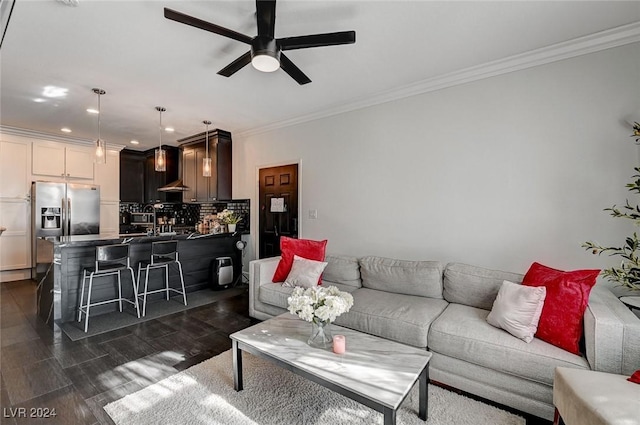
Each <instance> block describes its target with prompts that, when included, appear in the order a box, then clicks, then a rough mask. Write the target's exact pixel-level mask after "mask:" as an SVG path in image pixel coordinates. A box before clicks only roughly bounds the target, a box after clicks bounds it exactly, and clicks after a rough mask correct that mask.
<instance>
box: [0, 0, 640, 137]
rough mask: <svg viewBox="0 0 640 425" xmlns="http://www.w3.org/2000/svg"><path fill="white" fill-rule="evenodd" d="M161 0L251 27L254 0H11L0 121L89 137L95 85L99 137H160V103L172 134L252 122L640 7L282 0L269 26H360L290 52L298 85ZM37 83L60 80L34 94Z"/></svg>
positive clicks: (603, 25) (326, 107)
mask: <svg viewBox="0 0 640 425" xmlns="http://www.w3.org/2000/svg"><path fill="white" fill-rule="evenodd" d="M5 1H6V0H2V2H5ZM164 7H170V8H172V9H175V10H178V11H181V12H183V13H186V14H189V15H192V16H195V17H198V18H200V19H203V20H206V21H209V22H213V23H216V24H218V25H221V26H224V27H227V28H230V29H233V30H236V31H238V32H242V33H245V34H247V35H249V36H254V35H255V33H256V25H255V22H254V20H255V16H254V11H255V3H254V2H253V1H95V0H78V5H77V6H75V7H72V6H68V5H65V4H64V3H63V2H61V1H56V0H46V1H34V0H17V2H16V3H15V7H14V9H13V14H12V16H11V20H10V22H9V25H8V30H7V33H6V36H5V39H4V42H3V44H2V47H1V49H0V71H1V74H0V76H1V80H0V84H1V87H0V89H1V109H0V124H1V125H2V126H5V127H15V128H22V129H30V130H34V131H38V132H43V133H50V134H53V135H59V136H62V135H63V133H61V132H60V128H62V127H68V128H70V129H72V133H71V134H70V136H71V137H74V138H79V139H86V140H91V139H95V138H96V136H97V116H96V115H91V114H88V113H87V112H86V109H87V108H90V107H93V108H96V106H97V97H96V95H95V94H94V93H93V92H92V91H91V89H92V88H93V87H99V88H102V89H104V90H106V92H107V94H106V95H104V96H103V97H102V101H101V103H102V120H101V122H102V138H103V139H106V140H107V143H115V144H121V145H127V144H128V143H129V141H130V140H131V139H137V140H139V141H140V145H139V146H138V147H137V148H138V149H147V148H150V147H153V146H155V145H157V144H158V140H159V134H158V133H159V131H158V124H159V122H158V121H159V120H158V118H159V117H158V113H157V112H156V110H155V106H158V105H159V106H164V107H165V108H167V112H165V113H164V114H163V124H164V125H165V126H172V127H174V128H175V132H174V133H172V134H170V133H163V142H164V143H167V144H175V141H176V140H177V139H180V138H183V137H186V136H189V135H192V134H195V133H199V132H202V131H204V125H203V124H201V122H202V120H204V119H209V120H211V121H212V122H213V125H212V127H218V128H222V129H225V130H229V131H231V132H241V131H252V130H256V129H260V128H263V127H265V126H273V125H274V124H276V123H280V122H286V121H292V120H295V119H299V118H300V117H304V116H310V115H313V114H322V113H325V112H326V111H330V110H339V109H340V108H344V107H345V105H355V104H358V103H359V102H360V103H362V104H365V103H366V102H367V99H372V98H375V97H376V96H379V95H380V94H381V93H390V92H393V91H394V90H402V89H403V88H406V87H407V86H410V85H412V84H414V85H415V84H416V83H420V82H422V81H426V80H429V79H433V78H436V77H438V76H443V75H449V74H450V73H453V72H456V71H460V70H463V69H468V68H470V67H476V66H479V65H482V64H486V63H489V62H494V61H498V60H501V59H504V58H509V57H512V56H514V55H518V54H522V53H526V52H529V51H531V50H534V49H540V48H544V47H546V46H551V45H555V44H557V43H561V42H565V41H568V40H572V39H576V38H579V37H584V36H587V35H590V34H594V33H598V32H601V31H604V30H608V29H612V28H616V27H620V26H623V25H626V24H631V23H634V22H638V21H640V2H639V1H623V2H614V1H601V2H598V1H566V2H559V1H545V2H533V1H517V2H516V1H513V2H485V1H470V2H458V1H440V2H438V1H406V2H405V1H364V0H361V1H319V0H318V1H313V0H307V1H300V0H298V1H285V0H280V1H278V3H277V8H276V15H277V18H276V37H286V36H296V35H306V34H313V33H323V32H333V31H344V30H355V31H356V43H355V44H352V45H345V46H333V47H323V48H315V49H305V50H294V51H289V52H287V55H288V56H289V58H290V59H291V60H292V61H294V63H295V64H296V65H297V66H298V67H299V68H301V69H302V71H303V72H305V73H306V74H307V75H308V76H309V77H310V78H311V80H312V83H310V84H307V85H305V86H299V85H298V84H297V83H296V82H295V81H294V80H292V79H291V78H290V77H289V76H288V75H287V74H285V73H284V72H283V71H282V70H278V71H276V72H275V73H260V72H259V71H256V70H255V69H253V68H252V67H251V66H250V65H249V66H247V67H245V68H243V69H242V70H240V71H239V72H238V73H237V74H235V75H233V76H232V77H230V78H225V77H222V76H219V75H217V74H216V72H217V71H219V70H220V69H222V68H223V67H225V66H226V65H227V64H229V63H230V62H231V61H233V60H234V59H236V58H237V57H238V56H240V55H241V54H243V53H244V52H246V51H247V50H248V48H247V47H248V46H247V45H245V44H242V43H240V42H237V41H233V40H230V39H226V38H224V37H222V36H219V35H216V34H213V33H209V32H205V31H202V30H199V29H196V28H193V27H189V26H186V25H182V24H179V23H177V22H173V21H169V20H167V19H165V18H164V16H163V8H164ZM45 86H57V87H61V88H66V89H68V92H67V95H66V96H65V97H62V98H57V99H52V98H46V101H45V102H41V103H37V102H35V101H34V99H36V98H44V97H43V96H42V91H43V89H44V87H45Z"/></svg>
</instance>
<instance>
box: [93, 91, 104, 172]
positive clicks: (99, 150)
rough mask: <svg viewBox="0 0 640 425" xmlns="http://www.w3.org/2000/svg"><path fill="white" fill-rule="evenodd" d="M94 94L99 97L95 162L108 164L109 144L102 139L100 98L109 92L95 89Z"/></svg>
mask: <svg viewBox="0 0 640 425" xmlns="http://www.w3.org/2000/svg"><path fill="white" fill-rule="evenodd" d="M93 92H94V93H95V94H97V95H98V139H97V140H96V153H95V157H94V162H95V163H96V164H106V162H107V144H106V142H105V141H104V140H102V139H101V138H100V116H101V113H100V96H102V95H103V94H106V93H107V92H106V91H104V90H102V89H93Z"/></svg>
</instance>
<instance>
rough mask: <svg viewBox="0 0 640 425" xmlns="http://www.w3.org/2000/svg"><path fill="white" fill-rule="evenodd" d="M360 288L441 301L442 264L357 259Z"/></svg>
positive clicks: (389, 259) (371, 258)
mask: <svg viewBox="0 0 640 425" xmlns="http://www.w3.org/2000/svg"><path fill="white" fill-rule="evenodd" d="M360 274H361V276H362V286H363V287H365V288H369V289H377V290H379V291H386V292H394V293H396V294H405V295H417V296H420V297H429V298H440V299H442V263H440V262H439V261H404V260H394V259H391V258H382V257H364V258H361V259H360Z"/></svg>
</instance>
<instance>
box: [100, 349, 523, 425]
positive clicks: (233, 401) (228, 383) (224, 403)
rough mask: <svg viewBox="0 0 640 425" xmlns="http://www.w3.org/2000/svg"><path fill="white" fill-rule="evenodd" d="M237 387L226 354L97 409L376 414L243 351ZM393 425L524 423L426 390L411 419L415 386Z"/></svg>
mask: <svg viewBox="0 0 640 425" xmlns="http://www.w3.org/2000/svg"><path fill="white" fill-rule="evenodd" d="M242 360H243V377H244V389H243V390H242V391H239V392H236V391H235V390H234V389H233V374H232V360H231V351H226V352H224V353H222V354H220V355H219V356H216V357H213V358H211V359H209V360H207V361H204V362H202V363H200V364H198V365H196V366H193V367H191V368H189V369H187V370H185V371H183V372H180V373H178V374H176V375H173V376H170V377H169V378H166V379H164V380H162V381H160V382H157V383H155V384H153V385H150V386H149V387H147V388H144V389H142V390H140V391H138V392H136V393H134V394H130V395H128V396H126V397H124V398H122V399H120V400H117V401H115V402H113V403H110V404H108V405H106V406H105V407H104V409H105V410H106V412H107V413H108V414H109V416H111V418H112V419H113V421H114V422H115V423H116V424H118V425H129V424H136V425H144V424H149V425H157V424H188V425H205V424H207V425H212V424H215V425H218V424H220V425H302V424H304V425H311V424H314V425H324V424H326V425H337V424H345V425H347V424H348V425H372V424H383V423H384V418H383V415H382V413H379V412H376V411H375V410H373V409H370V408H368V407H366V406H364V405H362V404H359V403H357V402H355V401H352V400H350V399H348V398H346V397H344V396H342V395H340V394H337V393H334V392H333V391H331V390H328V389H326V388H324V387H322V386H320V385H318V384H316V383H314V382H311V381H308V380H306V379H304V378H302V377H300V376H298V375H296V374H294V373H292V372H290V371H288V370H285V369H282V368H280V367H278V366H276V365H275V364H273V363H271V362H269V361H267V360H263V359H260V358H257V357H255V356H252V355H251V354H248V353H243V359H242ZM396 423H397V424H398V425H425V424H426V425H524V424H525V420H524V419H523V418H521V417H519V416H516V415H513V414H511V413H508V412H505V411H504V410H500V409H498V408H496V407H493V406H489V405H487V404H484V403H480V402H478V401H475V400H472V399H470V398H468V397H464V396H461V395H458V394H456V393H453V392H451V391H447V390H445V389H443V388H440V387H437V386H434V385H429V419H428V421H427V422H424V421H422V420H420V419H419V418H418V385H415V386H414V388H413V389H412V390H411V392H410V394H409V396H407V398H406V399H405V401H404V402H403V404H402V405H401V407H400V409H399V411H398V414H397V416H396Z"/></svg>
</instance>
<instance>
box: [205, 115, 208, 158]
mask: <svg viewBox="0 0 640 425" xmlns="http://www.w3.org/2000/svg"><path fill="white" fill-rule="evenodd" d="M205 124H206V125H207V135H206V136H205V139H204V146H205V147H206V148H207V154H206V155H207V156H206V157H207V158H209V121H207V122H205Z"/></svg>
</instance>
